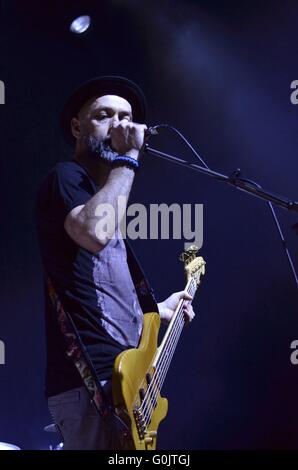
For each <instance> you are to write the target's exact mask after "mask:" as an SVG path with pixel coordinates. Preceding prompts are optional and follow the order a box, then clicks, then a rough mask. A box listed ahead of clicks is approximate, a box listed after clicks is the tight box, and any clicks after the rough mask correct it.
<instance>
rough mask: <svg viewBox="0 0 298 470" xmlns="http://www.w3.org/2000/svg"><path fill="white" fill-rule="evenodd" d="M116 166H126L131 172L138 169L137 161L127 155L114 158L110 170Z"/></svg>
mask: <svg viewBox="0 0 298 470" xmlns="http://www.w3.org/2000/svg"><path fill="white" fill-rule="evenodd" d="M118 166H127V167H128V168H130V169H131V170H134V171H137V170H138V169H139V168H140V164H139V162H138V161H137V160H135V159H134V158H132V157H129V156H128V155H119V156H118V157H116V158H114V160H113V161H112V168H115V167H118Z"/></svg>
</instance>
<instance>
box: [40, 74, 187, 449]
mask: <svg viewBox="0 0 298 470" xmlns="http://www.w3.org/2000/svg"><path fill="white" fill-rule="evenodd" d="M145 113H146V102H145V98H144V95H143V92H142V91H141V89H140V88H139V87H138V86H137V85H136V84H135V83H133V82H132V81H130V80H128V79H126V78H123V77H117V76H112V77H99V78H95V79H92V80H90V81H88V82H86V83H84V84H83V85H81V86H80V87H79V88H78V89H77V90H76V91H74V93H73V94H72V95H71V96H70V98H69V99H68V100H67V101H66V104H65V105H64V108H63V111H62V113H61V129H62V132H63V135H64V137H65V139H66V140H67V142H68V143H69V144H70V145H71V147H72V149H73V155H72V160H70V161H67V162H63V163H61V162H60V163H58V164H56V166H55V167H54V168H53V169H52V170H51V172H50V173H49V175H47V176H46V178H45V179H44V181H43V182H42V184H41V185H40V188H39V191H38V195H37V229H38V237H39V244H40V250H41V257H42V262H43V268H44V278H45V315H46V334H47V371H46V396H47V397H48V405H49V409H50V412H51V414H52V416H53V419H54V421H55V424H56V426H57V428H58V429H59V431H60V433H61V435H62V437H63V441H64V449H66V450H67V449H74V450H79V449H85V450H96V449H110V450H111V449H112V450H116V449H125V448H128V447H129V442H128V441H129V433H128V432H127V429H126V428H125V427H124V426H123V424H122V423H121V421H120V420H119V419H118V418H117V416H116V415H115V413H114V409H113V397H112V385H111V377H112V370H113V364H114V361H115V358H116V356H117V355H118V354H119V353H120V352H122V351H124V350H126V349H128V348H136V347H137V346H138V343H139V340H140V335H141V332H142V325H143V313H146V312H148V311H156V312H158V313H159V315H160V317H161V319H163V320H164V321H165V322H169V321H170V319H171V317H172V315H173V313H174V311H175V309H176V307H177V305H178V303H179V301H180V300H181V299H184V300H186V301H187V302H185V304H184V314H185V317H186V319H187V320H188V321H191V320H192V319H193V318H194V311H193V308H192V306H191V300H192V297H191V296H190V295H189V294H188V293H187V292H186V291H181V292H175V293H174V294H172V295H171V296H170V297H168V298H167V299H166V300H164V301H163V302H160V303H158V304H157V303H156V301H155V298H154V295H153V291H152V289H151V288H150V286H149V284H148V282H147V280H146V278H145V277H144V274H143V272H142V270H141V268H140V266H139V264H138V262H137V260H136V258H135V256H134V254H133V252H132V250H131V248H130V246H129V245H128V244H127V242H126V241H124V240H123V239H122V237H121V236H119V226H120V223H121V220H122V218H123V217H124V215H125V210H126V206H125V207H124V208H122V213H121V214H118V213H117V201H118V197H119V196H124V197H125V199H126V201H127V200H128V196H129V193H130V190H131V187H132V184H133V181H134V178H135V176H136V174H137V170H138V168H139V166H140V160H139V156H140V153H141V150H142V147H143V145H144V138H145V134H146V130H147V126H146V125H145V124H144V122H145ZM107 203H108V204H110V205H112V206H113V207H114V209H115V211H114V214H116V217H115V221H114V223H109V224H107V225H108V226H109V227H112V229H110V231H109V232H103V233H101V232H100V231H98V230H95V227H96V226H97V224H98V222H99V216H98V215H97V214H98V211H97V210H96V209H97V208H98V206H99V205H101V204H107Z"/></svg>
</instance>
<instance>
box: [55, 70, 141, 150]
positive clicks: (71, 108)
mask: <svg viewBox="0 0 298 470" xmlns="http://www.w3.org/2000/svg"><path fill="white" fill-rule="evenodd" d="M104 95H117V96H121V97H122V98H124V99H126V100H127V101H128V102H129V104H130V105H131V108H132V114H133V120H134V121H135V122H139V123H144V121H145V115H146V99H145V96H144V93H143V92H142V90H141V88H140V87H139V86H138V85H137V84H136V83H134V82H133V81H131V80H128V79H127V78H124V77H119V76H115V75H111V76H103V77H96V78H93V79H91V80H88V81H87V82H84V83H83V84H82V85H81V86H79V87H78V88H77V89H76V90H75V91H74V92H73V93H72V94H71V96H70V97H69V98H68V99H67V101H66V103H65V105H64V107H63V110H62V112H61V116H60V125H61V129H62V133H63V136H64V138H65V139H66V141H67V142H68V143H69V144H70V145H72V146H74V145H75V142H76V139H75V137H74V136H73V135H72V132H71V119H72V118H73V117H75V116H77V114H78V112H79V111H80V109H81V108H82V106H83V105H84V104H85V103H86V102H87V101H88V100H90V99H91V98H93V97H94V98H96V97H97V98H99V97H100V96H104Z"/></svg>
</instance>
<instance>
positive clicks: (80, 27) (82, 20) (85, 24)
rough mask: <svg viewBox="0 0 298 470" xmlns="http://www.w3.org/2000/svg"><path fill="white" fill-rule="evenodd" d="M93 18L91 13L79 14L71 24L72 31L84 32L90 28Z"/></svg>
mask: <svg viewBox="0 0 298 470" xmlns="http://www.w3.org/2000/svg"><path fill="white" fill-rule="evenodd" d="M90 23H91V18H90V16H89V15H83V16H78V17H77V18H75V19H74V20H73V21H72V22H71V24H70V27H69V29H70V31H71V32H72V33H76V34H82V33H84V32H85V31H87V29H88V28H89V26H90Z"/></svg>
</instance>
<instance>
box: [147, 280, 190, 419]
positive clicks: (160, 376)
mask: <svg viewBox="0 0 298 470" xmlns="http://www.w3.org/2000/svg"><path fill="white" fill-rule="evenodd" d="M195 290H196V286H195V285H194V280H193V279H192V282H191V283H190V285H189V288H188V292H189V293H190V294H191V295H193V294H194V292H195ZM184 303H185V301H183V303H182V304H181V307H180V309H179V311H178V313H177V316H176V319H175V325H174V326H173V328H172V331H171V333H170V336H169V338H168V339H167V342H166V344H165V353H164V354H163V355H162V356H161V357H160V359H159V360H158V362H157V364H156V370H155V372H154V374H153V376H152V379H151V381H150V384H149V386H148V388H147V391H146V394H145V397H144V399H143V402H142V404H141V406H140V410H141V412H142V414H143V413H144V419H145V421H146V425H148V424H149V422H150V420H151V416H152V411H153V409H154V408H155V406H154V405H155V404H156V400H157V395H158V393H159V392H160V390H161V388H162V385H163V383H164V379H165V375H166V373H167V371H168V369H169V366H170V363H171V361H172V357H173V354H174V352H175V349H176V347H177V343H178V339H179V337H180V334H181V331H182V330H183V327H184V324H185V315H184V314H182V315H181V313H183V306H184Z"/></svg>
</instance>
